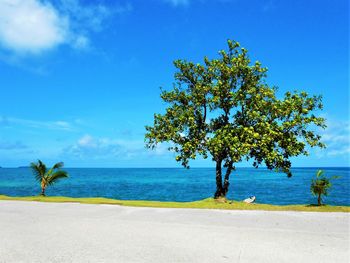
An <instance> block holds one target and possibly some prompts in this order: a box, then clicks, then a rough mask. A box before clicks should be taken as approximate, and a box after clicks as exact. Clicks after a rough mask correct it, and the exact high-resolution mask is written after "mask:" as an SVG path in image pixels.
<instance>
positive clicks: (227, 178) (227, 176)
mask: <svg viewBox="0 0 350 263" xmlns="http://www.w3.org/2000/svg"><path fill="white" fill-rule="evenodd" d="M232 169H233V162H229V163H228V165H227V170H226V174H225V179H224V186H223V194H224V196H226V194H227V192H228V187H229V186H230V174H231V172H232Z"/></svg>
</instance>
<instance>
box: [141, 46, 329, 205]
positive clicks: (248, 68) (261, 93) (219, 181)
mask: <svg viewBox="0 0 350 263" xmlns="http://www.w3.org/2000/svg"><path fill="white" fill-rule="evenodd" d="M227 43H228V51H224V50H221V51H220V52H219V54H220V56H219V58H218V59H212V60H210V59H208V58H207V57H205V58H204V63H203V64H195V63H193V62H188V61H186V60H176V61H174V65H175V67H176V69H177V72H176V73H175V83H174V84H173V89H172V90H169V91H166V90H162V92H161V98H162V99H163V101H164V102H166V103H167V105H168V107H167V108H166V112H165V113H164V114H155V115H154V124H153V126H146V131H147V132H146V135H145V141H146V147H148V148H151V149H153V148H154V147H156V145H157V144H158V143H161V142H168V143H169V144H170V147H169V150H171V151H174V152H175V153H176V160H177V161H178V162H181V164H182V165H183V166H184V167H187V168H189V160H190V159H196V157H197V156H198V155H200V156H202V157H203V158H207V157H208V155H211V158H212V160H213V161H214V162H215V163H216V192H215V195H214V197H215V198H219V197H226V194H227V192H228V189H229V177H230V174H231V172H232V171H233V170H234V169H235V164H236V163H238V162H241V161H243V160H247V161H248V160H252V163H253V166H254V167H256V168H258V167H259V166H261V165H262V164H265V165H266V167H267V168H268V169H276V170H279V171H282V172H284V173H286V174H287V175H288V177H290V176H291V175H292V174H291V171H290V168H291V162H290V157H293V156H297V155H300V154H303V155H308V151H307V146H308V145H309V146H311V147H315V146H318V147H324V144H323V143H322V142H320V139H321V137H320V135H318V134H317V133H316V132H315V131H314V128H315V127H317V126H318V127H322V128H324V127H325V120H324V119H323V118H321V117H316V116H315V115H314V114H313V111H315V110H317V109H322V107H323V105H322V97H321V96H312V97H310V96H308V94H307V93H306V92H299V93H298V92H294V93H291V92H287V93H286V94H285V96H284V98H282V99H278V98H277V97H276V91H277V88H276V87H270V86H269V85H268V84H267V83H266V82H265V78H266V72H267V68H264V67H262V66H261V64H260V62H258V61H256V62H255V63H254V64H252V63H251V61H250V59H249V57H248V52H247V50H246V49H244V48H241V47H240V44H239V43H238V42H235V41H231V40H228V42H227ZM223 168H225V169H223ZM223 170H224V172H225V173H224V178H223Z"/></svg>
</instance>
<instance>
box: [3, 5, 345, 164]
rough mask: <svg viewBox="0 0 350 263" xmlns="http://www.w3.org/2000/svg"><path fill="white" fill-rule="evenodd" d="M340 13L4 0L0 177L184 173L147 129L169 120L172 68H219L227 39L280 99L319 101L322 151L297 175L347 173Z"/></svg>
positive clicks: (335, 9) (330, 8) (319, 8)
mask: <svg viewBox="0 0 350 263" xmlns="http://www.w3.org/2000/svg"><path fill="white" fill-rule="evenodd" d="M347 2H348V1H346V0H338V1H330V0H329V1H327V0H322V1H319V0H318V1H313V0H309V1H303V0H299V1H277V0H267V1H260V0H256V1H253V0H248V1H247V0H232V1H230V0H210V1H209V0H148V1H144V0H139V1H137V0H134V1H132V0H129V1H97V0H96V1H92V0H91V1H83V0H80V1H79V0H54V1H40V0H0V72H1V73H0V91H1V93H0V94H1V95H0V166H3V167H16V166H20V165H27V164H28V163H29V162H31V161H35V160H36V159H38V158H40V159H42V160H44V161H45V162H47V163H53V162H56V161H64V162H65V164H66V166H67V167H180V165H179V164H177V163H176V162H175V161H174V160H173V154H172V153H169V152H167V150H166V147H165V146H160V147H159V148H158V149H157V150H155V151H150V150H147V149H145V148H144V142H143V140H144V133H145V129H144V126H145V125H150V124H152V121H153V114H154V113H155V112H162V111H163V110H164V104H163V103H162V102H161V100H160V98H159V91H160V90H159V87H164V88H171V87H172V82H173V74H174V67H173V64H172V61H173V60H175V59H178V58H184V59H187V60H192V61H194V62H201V61H202V58H203V56H205V55H207V56H209V57H211V58H214V57H215V56H217V51H218V50H220V49H224V48H226V40H227V39H228V38H230V39H235V40H237V41H239V42H240V43H241V45H242V46H244V47H246V48H247V49H248V50H249V53H250V56H251V58H252V60H259V61H261V62H262V64H263V65H264V66H267V67H268V68H269V72H268V79H267V80H268V83H270V84H271V85H276V86H278V87H279V93H278V94H279V95H282V94H283V93H284V92H285V91H287V90H305V91H307V92H309V93H310V94H322V95H323V96H324V104H325V107H324V111H323V112H322V113H321V114H322V116H324V117H326V118H327V124H328V128H327V129H326V130H325V131H322V132H321V133H322V135H323V138H324V142H325V143H326V144H327V145H328V148H327V149H326V150H312V151H311V155H310V156H309V157H298V158H295V159H293V165H294V166H349V154H350V142H349V132H350V124H349V47H348V46H349V18H348V17H349V14H348V10H349V6H348V3H347ZM191 164H192V166H193V167H195V166H212V163H211V161H210V160H198V161H194V162H192V163H191ZM241 165H242V166H247V164H246V163H243V164H241Z"/></svg>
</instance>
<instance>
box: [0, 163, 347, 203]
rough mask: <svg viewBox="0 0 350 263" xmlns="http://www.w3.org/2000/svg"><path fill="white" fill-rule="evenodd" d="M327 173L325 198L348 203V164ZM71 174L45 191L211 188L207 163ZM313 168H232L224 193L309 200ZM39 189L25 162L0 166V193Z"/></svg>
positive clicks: (85, 193)
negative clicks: (282, 170)
mask: <svg viewBox="0 0 350 263" xmlns="http://www.w3.org/2000/svg"><path fill="white" fill-rule="evenodd" d="M322 169H323V170H324V171H325V173H326V175H328V176H332V175H338V176H341V178H340V179H337V180H334V181H333V187H332V189H331V191H330V195H329V197H326V199H325V201H326V203H327V204H332V205H350V194H349V193H350V168H322ZM65 170H66V171H68V172H69V174H70V177H69V178H68V179H66V180H62V181H61V182H59V183H58V184H57V185H55V186H53V187H50V188H48V189H47V195H64V196H71V197H96V196H102V197H109V198H116V199H125V200H127V199H133V200H159V201H193V200H199V199H204V198H207V197H211V196H213V194H214V191H215V170H214V169H211V168H191V169H189V170H186V169H183V168H178V169H176V168H169V169H163V168H155V169H144V168H142V169H122V168H111V169H109V168H104V169H101V168H72V169H65ZM317 170H318V168H295V169H293V177H292V178H287V176H286V175H285V174H282V173H276V172H272V171H268V170H266V169H260V168H259V169H254V168H237V170H236V171H235V172H233V174H232V175H231V185H230V190H229V194H228V197H229V198H230V199H235V200H242V199H244V198H246V197H248V196H251V195H255V196H256V197H257V201H258V202H260V203H270V204H311V203H315V202H316V199H315V197H313V196H312V195H311V193H310V182H311V178H312V177H314V176H315V172H316V171H317ZM38 193H40V187H39V184H38V183H37V182H36V181H35V180H34V176H33V175H32V174H31V171H30V169H28V168H2V169H0V194H4V195H9V196H28V195H37V194H38Z"/></svg>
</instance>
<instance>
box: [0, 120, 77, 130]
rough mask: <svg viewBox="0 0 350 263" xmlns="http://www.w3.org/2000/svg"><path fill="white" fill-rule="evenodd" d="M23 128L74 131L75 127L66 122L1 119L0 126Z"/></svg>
mask: <svg viewBox="0 0 350 263" xmlns="http://www.w3.org/2000/svg"><path fill="white" fill-rule="evenodd" d="M16 125H19V126H23V127H29V128H37V129H49V130H65V131H72V130H73V127H72V125H71V124H70V123H69V122H66V121H37V120H26V119H20V118H12V117H0V126H5V127H11V126H16Z"/></svg>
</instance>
